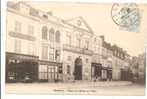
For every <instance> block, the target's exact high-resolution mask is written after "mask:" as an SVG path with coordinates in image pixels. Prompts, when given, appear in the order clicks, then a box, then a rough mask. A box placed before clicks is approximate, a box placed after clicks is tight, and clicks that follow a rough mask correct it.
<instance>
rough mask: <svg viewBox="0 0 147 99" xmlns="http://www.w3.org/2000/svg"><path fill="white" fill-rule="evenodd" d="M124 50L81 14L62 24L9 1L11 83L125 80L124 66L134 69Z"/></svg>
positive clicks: (8, 73) (49, 15) (8, 70)
mask: <svg viewBox="0 0 147 99" xmlns="http://www.w3.org/2000/svg"><path fill="white" fill-rule="evenodd" d="M124 52H125V51H123V49H122V48H119V47H117V46H112V45H111V44H110V43H108V42H106V41H105V39H104V36H96V35H95V33H94V32H93V30H92V29H91V28H90V26H89V25H88V23H87V22H86V21H85V20H84V18H83V17H81V16H79V17H76V18H72V19H68V20H63V19H61V18H58V17H56V16H54V15H53V14H52V12H44V11H40V10H38V9H35V8H33V7H31V6H30V5H28V4H26V3H24V2H18V3H14V2H8V6H7V33H6V82H9V81H11V80H14V79H15V80H16V81H18V82H19V81H23V80H24V79H26V78H30V79H32V81H48V82H56V81H65V82H66V81H74V80H88V81H91V80H93V79H98V80H108V79H109V80H113V79H114V80H121V68H122V67H123V66H124V64H127V66H129V65H128V62H127V61H125V56H126V55H127V54H126V53H124ZM126 62H127V63H126Z"/></svg>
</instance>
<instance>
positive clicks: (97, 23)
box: [27, 2, 147, 56]
mask: <svg viewBox="0 0 147 99" xmlns="http://www.w3.org/2000/svg"><path fill="white" fill-rule="evenodd" d="M27 3H28V4H30V5H31V6H33V7H35V8H37V9H40V10H43V11H46V12H48V11H51V12H52V13H53V15H54V16H57V17H59V18H62V19H65V20H68V19H71V18H76V17H78V16H82V17H83V18H84V20H85V21H86V22H87V23H88V25H89V26H90V27H91V28H92V30H93V31H94V33H95V34H96V35H98V36H99V35H104V36H105V40H106V41H107V42H109V43H111V44H116V45H118V46H119V47H121V48H123V49H124V50H126V51H127V52H128V53H129V54H130V55H131V56H137V55H138V54H141V53H143V52H145V45H147V44H146V43H147V5H143V4H138V5H137V7H138V8H139V9H140V13H141V19H140V20H141V24H140V26H139V31H138V32H133V31H126V30H122V29H120V27H119V26H118V25H117V24H115V23H114V21H113V20H112V16H111V8H112V5H113V4H111V3H110V4H103V3H100V4H92V3H91V4H88V3H63V2H62V3H56V2H27Z"/></svg>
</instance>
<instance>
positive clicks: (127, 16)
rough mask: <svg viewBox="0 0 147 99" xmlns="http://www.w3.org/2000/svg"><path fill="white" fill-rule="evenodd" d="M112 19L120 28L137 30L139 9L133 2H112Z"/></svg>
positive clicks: (139, 16)
mask: <svg viewBox="0 0 147 99" xmlns="http://www.w3.org/2000/svg"><path fill="white" fill-rule="evenodd" d="M111 16H112V19H113V21H114V22H115V23H116V24H117V25H118V26H119V28H120V30H126V31H132V32H139V28H140V22H141V11H140V9H139V8H138V5H137V4H135V3H131V4H128V3H125V4H117V3H115V4H113V6H112V9H111Z"/></svg>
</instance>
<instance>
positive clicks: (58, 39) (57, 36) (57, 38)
mask: <svg viewBox="0 0 147 99" xmlns="http://www.w3.org/2000/svg"><path fill="white" fill-rule="evenodd" d="M56 42H58V43H59V42H60V31H56Z"/></svg>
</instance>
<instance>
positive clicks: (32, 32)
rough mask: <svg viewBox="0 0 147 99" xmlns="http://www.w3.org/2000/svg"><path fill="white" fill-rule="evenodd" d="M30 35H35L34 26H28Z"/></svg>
mask: <svg viewBox="0 0 147 99" xmlns="http://www.w3.org/2000/svg"><path fill="white" fill-rule="evenodd" d="M28 34H29V35H33V34H34V26H33V25H28Z"/></svg>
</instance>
